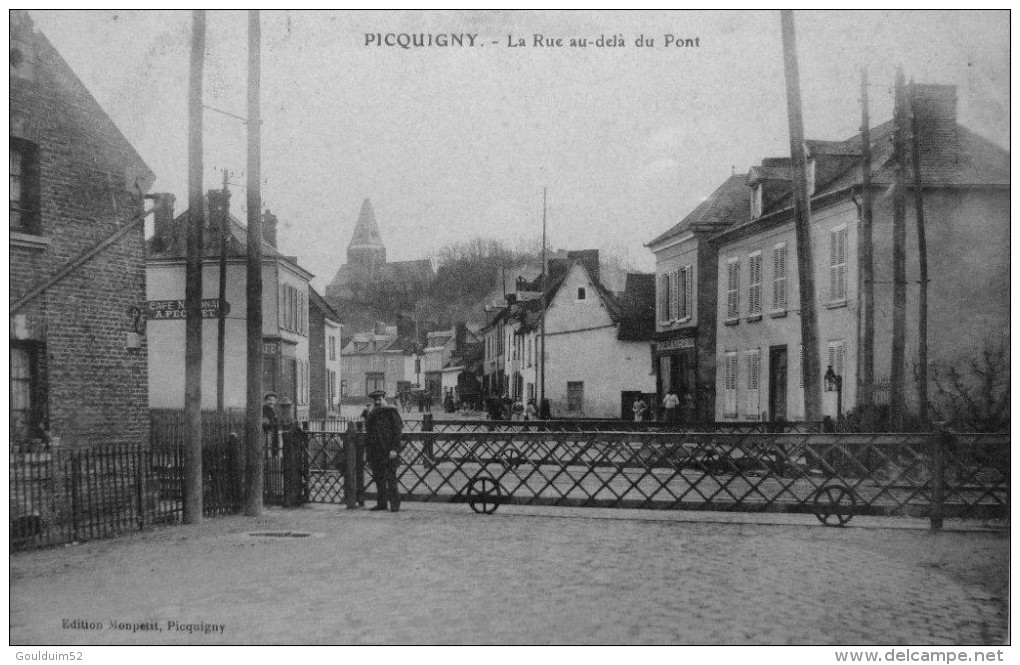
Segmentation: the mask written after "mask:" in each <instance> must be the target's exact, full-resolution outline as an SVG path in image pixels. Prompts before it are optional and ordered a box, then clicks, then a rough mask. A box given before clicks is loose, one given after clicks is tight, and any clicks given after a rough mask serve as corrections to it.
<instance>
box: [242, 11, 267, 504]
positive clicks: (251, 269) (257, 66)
mask: <svg viewBox="0 0 1020 665" xmlns="http://www.w3.org/2000/svg"><path fill="white" fill-rule="evenodd" d="M261 39H262V38H261V26H260V25H259V12H258V10H257V9H252V10H249V11H248V188H247V190H246V192H247V203H248V236H247V245H248V255H247V258H248V261H247V267H248V274H247V280H246V282H247V289H246V295H247V298H248V303H247V304H248V327H247V330H248V336H247V357H248V367H247V388H248V390H247V398H246V400H245V407H246V408H245V428H244V433H245V442H246V444H247V445H246V455H245V469H244V471H245V473H244V475H245V481H246V482H245V487H246V488H247V496H245V502H244V514H245V515H249V516H258V515H261V514H262V487H263V481H264V471H265V469H264V467H265V458H264V457H263V433H262V363H263V359H262V356H263V348H262V201H261V198H262V197H261V190H260V189H259V181H260V180H261V170H262V162H261V155H260V151H261V135H262V119H261V111H260V109H259V85H260V78H261V60H260V55H261V53H260V50H261Z"/></svg>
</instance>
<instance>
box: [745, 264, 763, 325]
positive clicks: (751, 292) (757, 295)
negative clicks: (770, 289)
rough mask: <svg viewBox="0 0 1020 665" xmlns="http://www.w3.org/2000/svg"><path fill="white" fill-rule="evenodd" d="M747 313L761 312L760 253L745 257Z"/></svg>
mask: <svg viewBox="0 0 1020 665" xmlns="http://www.w3.org/2000/svg"><path fill="white" fill-rule="evenodd" d="M747 313H748V314H760V313H761V253H757V254H751V255H750V256H748V257H747Z"/></svg>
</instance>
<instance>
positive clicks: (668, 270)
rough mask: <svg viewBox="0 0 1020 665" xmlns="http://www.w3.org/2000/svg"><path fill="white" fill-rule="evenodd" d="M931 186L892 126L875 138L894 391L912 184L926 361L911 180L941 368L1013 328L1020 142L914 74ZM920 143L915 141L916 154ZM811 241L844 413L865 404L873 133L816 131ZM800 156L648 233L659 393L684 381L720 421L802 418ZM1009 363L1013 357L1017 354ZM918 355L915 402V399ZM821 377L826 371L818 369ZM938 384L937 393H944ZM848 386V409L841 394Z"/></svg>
mask: <svg viewBox="0 0 1020 665" xmlns="http://www.w3.org/2000/svg"><path fill="white" fill-rule="evenodd" d="M911 97H912V109H913V114H914V116H915V118H916V132H917V143H918V148H919V149H918V153H919V156H920V174H921V181H920V183H918V182H915V181H914V178H913V175H912V174H913V173H914V169H913V163H912V161H911V158H910V157H909V156H908V157H907V159H906V162H905V163H903V164H900V165H897V164H896V160H895V158H894V151H893V142H892V135H893V131H894V126H893V122H892V121H889V122H886V123H884V124H881V125H879V126H877V127H874V128H873V129H872V130H871V132H870V139H871V141H870V143H871V156H872V157H871V160H872V161H871V178H870V182H871V184H870V187H871V195H872V199H873V201H874V214H873V220H874V221H873V232H872V236H873V259H872V265H873V270H874V276H873V288H874V299H875V316H874V320H875V326H874V328H875V334H874V357H873V368H874V377H875V381H874V383H873V385H871V386H869V387H870V388H871V389H872V390H873V391H874V393H875V397H876V401H878V402H879V403H882V402H886V403H887V402H888V397H889V395H888V390H889V385H890V384H889V374H890V367H891V347H892V319H893V309H894V302H893V298H894V284H893V280H894V273H893V224H892V220H893V214H894V211H893V205H894V196H893V195H892V188H893V187H894V184H895V176H896V168H897V166H899V167H900V168H903V169H905V172H906V174H908V175H907V178H906V181H907V188H908V189H909V190H910V192H909V194H908V195H907V196H906V199H907V210H906V219H907V230H906V245H905V254H906V280H907V284H906V290H907V310H906V311H907V324H906V342H905V344H906V357H907V358H908V359H914V358H917V347H918V308H917V299H918V293H919V279H920V275H919V258H918V245H917V221H916V220H917V214H916V210H915V208H914V203H915V197H914V190H915V188H917V187H920V188H921V189H922V193H923V201H924V203H923V205H924V210H923V212H924V217H925V220H926V224H925V226H926V236H927V254H928V257H929V262H928V263H929V268H928V270H929V272H928V280H929V284H928V318H927V339H928V344H929V348H930V352H929V358H930V363H932V364H934V365H941V366H943V367H952V366H956V367H959V366H960V364H961V363H962V364H964V365H969V364H970V362H971V361H972V360H974V359H975V358H976V357H977V356H978V355H979V354H980V352H981V350H982V348H984V347H985V345H986V344H989V343H990V344H993V345H995V344H997V343H1001V342H1002V340H1003V339H1005V337H1006V336H1008V332H1009V237H1010V236H1009V231H1010V229H1009V221H1010V216H1009V213H1010V211H1009V185H1010V178H1009V153H1008V151H1006V150H1003V149H1002V148H1000V147H998V146H996V145H994V144H992V143H990V142H989V141H987V140H985V139H983V138H981V137H980V136H978V135H977V134H975V133H973V132H971V131H970V130H968V129H967V128H966V127H963V126H961V125H960V124H959V123H958V122H957V98H956V89H955V87H953V86H945V85H914V86H912V89H911ZM908 152H909V151H908ZM805 153H806V156H807V165H808V176H809V178H808V180H809V189H810V192H811V197H810V200H811V228H810V245H811V251H812V256H813V262H814V265H813V267H812V275H813V279H814V284H815V298H816V299H815V302H814V303H813V305H814V309H815V311H816V313H817V322H818V345H819V348H818V353H819V357H820V359H821V365H822V371H823V372H827V371H828V370H829V368H830V367H831V369H832V372H833V373H834V374H835V375H836V376H839V377H841V380H842V383H841V385H842V391H841V395H837V394H836V393H833V392H830V393H827V394H826V395H825V398H824V403H823V411H824V413H825V414H826V415H830V416H835V415H837V409H839V408H840V406H842V409H843V410H844V411H846V410H848V409H852V408H854V407H855V406H856V405H857V404H858V403H859V397H860V395H859V389H860V383H859V377H860V376H861V363H862V362H865V361H866V359H865V358H863V357H862V354H861V346H862V345H861V341H862V335H863V326H862V322H861V315H862V313H861V310H860V307H859V303H860V302H861V288H862V284H861V274H862V265H863V261H864V260H866V258H865V257H864V256H863V255H862V253H861V252H860V249H859V248H860V240H861V238H860V228H861V219H862V211H861V204H862V194H863V188H864V186H865V185H864V177H863V173H862V168H863V167H862V165H863V157H862V137H861V134H857V135H854V136H852V137H850V138H848V139H846V140H843V141H811V140H809V141H806V142H805ZM792 178H793V175H792V168H791V163H790V159H789V158H771V159H764V160H762V162H761V164H760V165H755V166H753V167H752V168H751V169H750V170H749V171H748V172H747V173H743V174H734V175H731V176H730V177H729V178H727V179H726V180H725V181H723V183H722V184H721V185H720V186H719V187H718V188H717V189H716V190H715V191H714V192H713V193H712V195H711V196H709V197H708V198H707V199H706V200H705V201H704V202H702V203H701V204H700V205H699V206H698V207H697V208H695V209H694V210H693V211H692V212H691V213H690V214H688V215H687V216H686V217H685V218H684V219H683V220H681V221H680V222H679V223H678V224H676V225H675V226H673V227H672V228H670V229H669V230H667V231H666V232H664V233H663V234H661V235H660V236H658V237H656V238H655V239H653V240H652V241H651V242H650V243H648V245H647V246H648V248H649V249H650V250H651V251H652V252H653V253H654V254H655V260H656V299H657V300H656V302H657V314H656V324H655V327H656V332H655V341H654V344H653V350H652V353H653V356H654V358H655V368H656V385H657V391H658V394H659V395H662V394H663V391H664V390H665V389H667V388H668V387H670V386H672V387H674V388H676V389H678V390H679V391H680V394H681V397H682V398H686V401H688V402H690V403H694V404H695V405H697V407H696V409H697V411H698V412H700V413H703V414H706V415H708V414H712V415H713V416H714V418H715V419H716V420H722V421H725V420H759V419H764V420H797V419H802V418H803V417H804V395H803V383H802V380H801V378H800V377H801V359H802V357H803V353H802V345H801V329H800V310H801V299H800V288H799V284H798V277H797V276H798V270H799V269H798V265H797V252H796V239H795V232H794V215H793V204H792V195H791V192H792ZM1007 362H1008V361H1007ZM912 370H915V371H916V362H912V363H910V364H909V365H908V369H907V371H906V375H907V377H908V380H907V384H908V385H907V390H906V395H905V398H906V404H907V407H908V409H911V410H914V411H915V412H916V409H917V407H918V395H917V391H916V389H915V382H914V381H913V380H912V379H911V378H910V377H912V375H913V371H912ZM821 378H822V377H819V379H821ZM934 388H935V387H934V386H933V389H932V391H931V392H932V394H935V393H936V392H937V391H935V390H934ZM840 397H841V400H842V404H841V405H840V404H837V399H839V398H840Z"/></svg>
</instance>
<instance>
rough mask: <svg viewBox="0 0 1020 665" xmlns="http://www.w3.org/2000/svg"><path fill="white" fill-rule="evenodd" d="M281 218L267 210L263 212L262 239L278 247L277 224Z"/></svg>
mask: <svg viewBox="0 0 1020 665" xmlns="http://www.w3.org/2000/svg"><path fill="white" fill-rule="evenodd" d="M278 221H279V220H277V219H276V215H274V214H273V213H271V212H269V211H268V210H266V211H265V212H264V213H263V214H262V239H263V240H265V241H266V242H267V243H269V244H270V246H272V248H273V249H276V226H277V223H278Z"/></svg>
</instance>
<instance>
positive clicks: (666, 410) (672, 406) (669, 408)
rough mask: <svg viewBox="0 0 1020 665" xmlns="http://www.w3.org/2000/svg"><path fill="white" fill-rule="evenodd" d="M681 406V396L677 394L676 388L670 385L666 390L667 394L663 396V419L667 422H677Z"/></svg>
mask: <svg viewBox="0 0 1020 665" xmlns="http://www.w3.org/2000/svg"><path fill="white" fill-rule="evenodd" d="M679 406H680V398H679V397H677V396H676V388H673V387H670V389H669V390H668V391H666V396H665V397H664V398H662V419H663V420H665V421H666V422H667V423H672V422H675V421H676V416H677V407H679Z"/></svg>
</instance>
